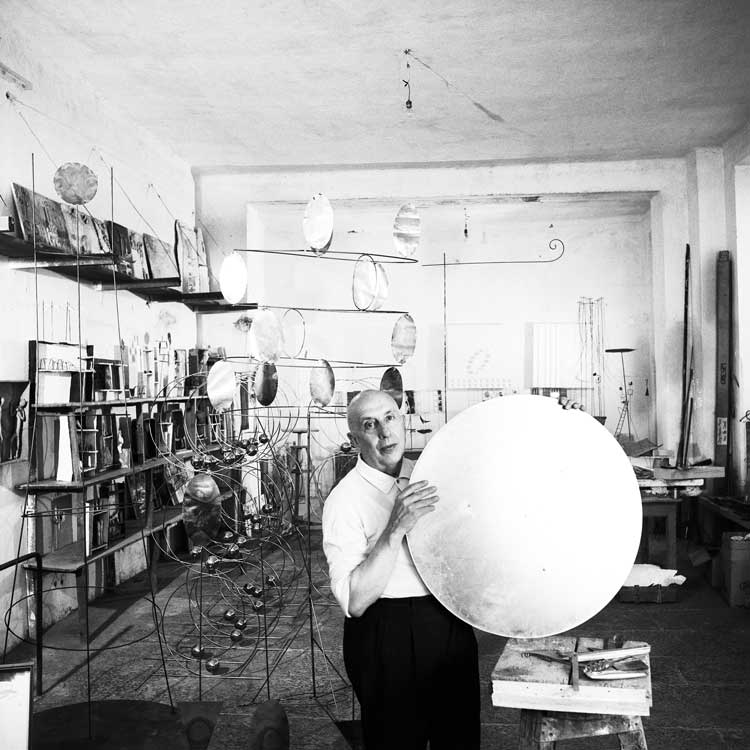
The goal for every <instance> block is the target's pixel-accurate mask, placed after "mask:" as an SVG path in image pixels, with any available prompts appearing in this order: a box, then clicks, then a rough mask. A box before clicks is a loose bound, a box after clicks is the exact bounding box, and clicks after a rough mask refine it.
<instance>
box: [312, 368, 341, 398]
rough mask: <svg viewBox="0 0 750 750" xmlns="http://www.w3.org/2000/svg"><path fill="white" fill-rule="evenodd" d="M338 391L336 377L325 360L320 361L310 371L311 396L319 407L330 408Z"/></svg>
mask: <svg viewBox="0 0 750 750" xmlns="http://www.w3.org/2000/svg"><path fill="white" fill-rule="evenodd" d="M335 389H336V376H335V375H334V374H333V368H332V367H331V365H330V364H329V363H328V362H327V361H326V360H325V359H319V360H318V362H317V363H316V364H315V366H314V367H313V368H312V369H311V370H310V395H311V396H312V400H313V401H314V402H315V403H316V404H317V405H318V406H328V404H330V403H331V399H332V398H333V392H334V391H335Z"/></svg>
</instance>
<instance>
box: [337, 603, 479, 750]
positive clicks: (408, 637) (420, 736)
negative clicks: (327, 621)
mask: <svg viewBox="0 0 750 750" xmlns="http://www.w3.org/2000/svg"><path fill="white" fill-rule="evenodd" d="M344 664H345V666H346V672H347V674H348V675H349V679H350V680H351V683H352V686H353V687H354V692H355V693H356V695H357V699H358V700H359V704H360V707H361V709H362V731H363V735H364V741H365V747H366V748H367V750H424V748H425V747H426V746H427V742H428V741H429V743H430V750H478V748H479V742H480V737H479V735H480V722H479V667H478V663H477V642H476V638H475V637H474V631H473V630H472V629H471V626H470V625H467V624H466V623H465V622H462V621H461V620H459V619H458V618H457V617H455V616H454V615H452V614H451V613H450V612H448V610H446V609H445V608H444V607H443V606H442V605H441V604H440V603H439V602H438V601H437V600H436V599H435V598H434V597H432V596H420V597H413V598H406V599H378V601H377V602H375V603H374V604H373V605H372V606H370V607H369V608H368V609H367V611H366V612H365V613H364V614H363V615H362V616H361V617H357V618H347V619H346V622H345V624H344Z"/></svg>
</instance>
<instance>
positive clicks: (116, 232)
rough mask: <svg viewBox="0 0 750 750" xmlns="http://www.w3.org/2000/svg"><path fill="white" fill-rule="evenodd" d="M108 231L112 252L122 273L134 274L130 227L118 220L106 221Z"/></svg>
mask: <svg viewBox="0 0 750 750" xmlns="http://www.w3.org/2000/svg"><path fill="white" fill-rule="evenodd" d="M106 226H107V232H108V234H109V235H110V237H111V244H112V253H113V255H114V260H115V265H116V267H117V270H118V271H119V272H120V273H123V274H125V275H126V276H132V275H133V258H132V257H131V255H130V233H129V232H128V228H127V227H124V226H123V225H122V224H118V223H117V222H111V221H108V222H107V223H106Z"/></svg>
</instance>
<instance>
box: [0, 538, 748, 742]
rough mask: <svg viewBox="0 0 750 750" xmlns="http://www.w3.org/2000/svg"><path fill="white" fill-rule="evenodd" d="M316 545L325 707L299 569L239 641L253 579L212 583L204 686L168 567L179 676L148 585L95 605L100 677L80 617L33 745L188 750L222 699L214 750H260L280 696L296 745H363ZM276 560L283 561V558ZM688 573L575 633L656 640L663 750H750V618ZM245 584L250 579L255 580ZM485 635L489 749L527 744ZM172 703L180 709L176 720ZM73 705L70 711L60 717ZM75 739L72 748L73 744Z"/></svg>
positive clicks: (53, 643) (57, 644)
mask: <svg viewBox="0 0 750 750" xmlns="http://www.w3.org/2000/svg"><path fill="white" fill-rule="evenodd" d="M313 541H314V543H313V558H312V566H311V567H312V572H313V580H314V582H315V584H316V591H315V593H314V597H313V602H314V607H313V618H312V619H313V624H314V631H315V637H316V640H317V643H318V644H322V646H323V647H324V649H325V651H326V654H327V657H328V659H330V663H329V662H328V661H326V660H325V659H324V657H323V654H322V652H321V651H320V649H319V648H318V647H316V648H315V674H316V678H315V688H316V693H317V698H314V697H313V680H312V670H313V664H312V659H311V647H310V628H309V623H310V616H309V613H308V612H309V610H308V606H307V599H306V596H305V593H306V580H307V576H306V573H305V574H301V571H300V574H299V575H296V574H294V575H293V573H292V570H291V569H290V568H289V567H288V566H287V570H286V573H282V575H281V578H282V583H283V585H284V587H285V588H284V591H283V598H282V601H283V603H284V606H283V607H279V606H278V603H277V604H274V601H273V596H272V595H271V594H272V593H273V592H271V594H269V598H268V605H267V607H266V613H265V622H263V620H262V618H261V617H257V618H254V615H253V613H252V611H250V612H249V613H248V619H249V623H248V626H247V628H246V630H245V631H244V633H243V639H242V641H241V642H240V643H232V642H231V641H230V640H229V637H228V636H229V631H230V630H231V629H232V626H231V623H229V622H227V621H225V620H224V617H223V613H224V612H225V611H226V608H227V607H230V608H236V607H244V606H246V605H247V599H248V598H247V597H246V596H243V595H242V594H241V593H240V588H238V586H241V584H242V581H243V580H245V579H243V577H242V576H241V575H240V576H239V577H236V576H235V573H234V572H233V571H232V570H229V569H227V571H225V572H226V575H225V576H223V582H220V584H219V585H216V586H213V585H212V582H211V581H206V579H204V581H205V583H204V585H205V589H204V591H203V595H204V602H205V603H206V604H205V606H204V609H205V610H206V612H207V614H206V619H205V621H204V622H205V625H204V638H205V640H204V641H203V642H204V645H206V647H207V650H210V651H211V653H212V654H214V655H216V654H218V655H220V658H221V666H220V668H219V672H218V673H217V674H214V675H209V674H207V673H205V671H204V672H202V674H201V675H200V676H199V675H198V671H197V669H196V665H197V662H196V661H195V660H194V659H192V658H191V657H190V654H189V652H190V648H191V647H192V646H193V645H195V643H196V642H197V630H196V627H195V623H196V622H197V618H196V617H195V614H196V611H195V610H196V608H195V607H194V606H193V607H191V606H190V600H191V597H194V596H195V595H196V592H197V589H196V588H193V589H191V588H190V585H191V584H190V581H188V580H187V567H186V566H185V565H184V564H180V563H177V562H172V561H167V562H163V563H162V564H161V565H160V568H159V587H158V595H157V598H156V602H157V607H158V612H159V613H161V614H160V622H161V626H162V633H163V638H162V649H163V650H164V653H165V658H166V677H165V669H164V668H163V667H162V662H161V658H160V644H159V639H157V637H156V634H155V631H154V627H153V622H154V620H153V612H152V607H151V605H150V603H149V601H148V586H147V579H146V577H145V576H139V577H138V578H136V579H134V580H132V581H129V582H128V583H127V584H124V585H122V586H120V587H119V588H118V589H117V591H116V592H113V594H111V595H107V596H105V597H102V598H100V599H97V600H96V601H95V602H93V603H92V604H91V606H90V608H89V631H90V639H89V640H90V644H91V647H90V650H91V658H90V660H89V662H88V668H87V665H86V658H85V657H86V651H85V649H83V647H81V646H80V644H79V639H78V632H77V628H78V619H77V616H76V614H75V613H73V614H72V615H70V616H68V617H67V618H65V620H63V621H61V622H60V623H58V624H56V625H55V626H53V627H52V628H50V629H49V630H48V631H47V632H46V633H45V656H44V694H43V695H42V696H40V697H37V698H35V700H34V715H35V720H34V738H35V741H34V744H33V748H34V749H35V750H47V748H50V749H51V748H63V747H76V748H81V747H92V748H93V747H107V748H120V747H122V748H126V747H139V748H147V749H148V750H158V749H159V748H162V747H164V748H166V747H169V748H170V750H179V749H180V748H182V747H184V748H186V749H187V748H188V747H189V745H188V743H187V741H186V739H185V736H184V729H183V728H182V727H183V726H184V724H185V722H186V717H187V715H188V714H187V712H188V711H189V710H190V709H191V707H192V708H193V709H195V707H194V705H193V704H194V703H195V702H197V701H209V702H214V706H213V707H214V709H215V713H216V712H218V718H217V719H216V725H215V727H214V731H213V735H212V737H211V739H210V743H209V744H208V747H209V748H210V750H223V749H224V748H226V749H227V750H229V749H230V748H231V750H235V749H236V748H240V747H246V746H247V743H248V736H249V732H250V730H251V725H252V717H253V714H254V711H255V709H256V706H257V705H258V704H259V703H260V702H262V701H263V700H265V699H266V698H267V697H268V696H269V695H270V696H272V697H275V698H278V699H279V700H280V701H281V702H282V705H283V706H284V708H285V709H286V712H287V714H288V717H289V723H290V732H291V747H292V748H305V749H306V750H317V749H318V748H327V749H331V748H332V749H333V750H337V749H339V748H340V749H341V750H346V749H347V748H349V747H352V746H354V747H356V746H357V743H356V741H352V743H351V744H350V742H348V741H347V740H346V739H345V737H344V734H351V733H352V732H353V731H354V732H355V733H356V718H357V710H356V706H355V705H354V704H353V700H352V695H351V691H350V690H349V689H348V688H347V685H346V682H345V680H344V679H343V678H341V677H340V676H339V675H338V674H337V670H338V672H339V673H340V674H341V675H343V674H344V671H343V665H342V660H341V656H340V653H339V644H340V642H341V631H342V615H341V613H340V610H339V609H338V607H337V606H336V605H335V604H334V603H333V602H332V601H331V597H330V592H329V590H328V588H327V586H326V583H325V581H326V575H325V569H324V566H323V561H322V555H321V553H320V551H319V538H317V539H316V538H315V537H314V539H313ZM268 559H269V560H270V561H271V562H272V563H273V558H272V557H269V558H268ZM234 567H235V568H236V567H237V566H236V565H235V566H234ZM277 569H278V568H277ZM680 570H681V572H683V573H684V574H686V575H687V576H688V580H687V582H686V583H685V584H684V585H683V586H682V589H681V591H680V598H679V601H678V602H676V603H671V604H624V603H620V602H616V601H615V602H612V603H610V604H609V605H608V606H607V607H606V608H605V609H604V610H603V611H602V612H601V613H599V614H598V615H597V616H596V617H594V618H593V619H592V620H590V621H589V622H587V623H585V624H584V625H582V626H581V627H580V628H577V629H576V630H575V631H573V634H575V635H598V636H606V635H611V634H613V633H620V634H622V635H623V636H624V637H625V638H626V639H632V640H639V641H646V642H648V643H650V644H651V647H652V653H651V665H652V686H653V708H652V712H651V716H650V717H646V718H644V727H645V732H646V738H647V741H648V746H649V748H650V749H651V750H673V749H676V748H680V749H681V750H691V749H692V748H695V749H696V750H698V749H699V748H700V750H706V749H708V750H714V749H716V750H725V749H729V748H736V749H737V750H739V749H740V748H743V749H746V748H748V747H750V709H748V694H750V609H733V608H730V607H728V606H727V604H726V603H725V602H724V600H723V598H722V597H721V595H720V594H719V593H718V592H717V591H715V590H714V589H712V588H711V587H710V585H709V584H708V583H707V582H706V581H705V580H704V578H703V576H702V573H701V572H700V571H698V570H695V569H693V568H691V567H690V565H689V563H688V562H687V560H686V559H685V561H684V565H682V566H681V568H680ZM244 575H245V577H247V571H246V570H245V571H244ZM219 578H221V576H220V577H219ZM233 581H234V582H233ZM277 602H278V597H277ZM264 633H266V634H267V638H266V636H264ZM477 636H478V641H479V650H480V674H481V675H482V747H483V748H487V749H489V748H493V749H494V748H515V747H517V742H518V739H517V732H518V718H519V716H518V713H519V712H518V711H516V710H511V709H499V708H495V707H493V706H492V705H491V700H490V693H491V690H490V680H489V676H490V673H491V671H492V668H493V666H494V665H495V662H496V661H497V658H498V655H499V653H500V651H501V650H502V647H503V645H504V643H505V639H503V638H501V637H498V636H493V635H489V634H486V633H480V632H478V633H477ZM267 654H268V669H270V670H271V671H272V674H271V679H270V684H269V683H268V682H266V679H265V678H266V674H267V663H266V655H267ZM32 656H33V650H32V649H31V648H30V647H28V646H20V647H18V648H17V649H15V650H14V652H12V653H10V654H9V657H8V659H7V661H9V662H13V661H23V660H27V659H30V658H32ZM89 691H90V696H91V699H92V700H93V701H112V700H121V701H126V702H124V703H122V704H119V707H117V711H119V712H121V713H122V720H121V722H120V723H121V724H122V725H123V726H124V727H126V728H127V731H125V729H122V730H121V729H118V728H117V723H118V722H117V717H115V718H113V714H112V709H113V707H114V704H102V705H101V706H99V708H97V710H95V711H94V712H93V720H92V721H93V724H92V727H93V729H92V737H93V739H92V740H88V739H87V738H88V722H87V718H88V710H87V706H86V705H85V702H86V700H87V696H88V695H89ZM170 699H171V703H172V704H173V705H174V706H175V711H174V712H173V711H170V710H169V704H170ZM133 701H150V702H158V703H162V704H166V706H167V709H164V710H163V711H162V713H163V715H160V716H156V715H154V717H153V720H152V719H151V718H149V711H148V710H145V709H144V706H146V704H137V703H134V702H133ZM80 702H84V706H81V707H79V708H78V709H77V710H78V714H76V709H72V708H70V707H69V706H70V704H76V703H80ZM129 702H130V703H129ZM188 704H191V705H188ZM62 706H68V708H66V709H65V711H57V712H55V711H54V710H53V709H55V708H60V707H62ZM156 708H157V709H159V707H156ZM106 710H109V711H110V713H109V715H105V713H106ZM159 710H161V709H159ZM117 711H116V712H115V713H117ZM157 713H158V711H157ZM76 716H77V717H78V718H77V719H76V718H75V717H76ZM165 717H166V718H165ZM76 721H78V725H76ZM150 722H151V723H150ZM139 732H140V733H141V734H140V735H139V734H138V733H139ZM64 735H66V736H67V737H68V739H67V740H64V739H62V737H63V736H64ZM131 735H132V736H131ZM203 746H204V747H205V743H204V745H203ZM563 746H564V747H568V748H570V749H571V750H575V748H614V747H617V746H618V743H617V740H616V739H615V738H613V737H602V738H592V739H588V740H581V741H571V742H567V743H564V744H563Z"/></svg>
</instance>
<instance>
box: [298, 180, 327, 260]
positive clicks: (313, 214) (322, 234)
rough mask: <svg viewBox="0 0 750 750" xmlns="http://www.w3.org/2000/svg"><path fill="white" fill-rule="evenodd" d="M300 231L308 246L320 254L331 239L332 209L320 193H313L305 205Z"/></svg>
mask: <svg viewBox="0 0 750 750" xmlns="http://www.w3.org/2000/svg"><path fill="white" fill-rule="evenodd" d="M302 233H303V234H304V236H305V242H306V243H307V245H308V247H310V248H311V249H312V250H314V251H315V252H316V253H318V254H320V255H322V254H323V253H324V252H326V250H328V248H329V246H330V244H331V240H332V239H333V209H332V208H331V204H330V203H329V201H328V198H326V197H325V195H323V194H322V193H318V194H317V195H313V197H312V198H310V200H309V201H308V203H307V206H306V207H305V215H304V216H303V218H302Z"/></svg>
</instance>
